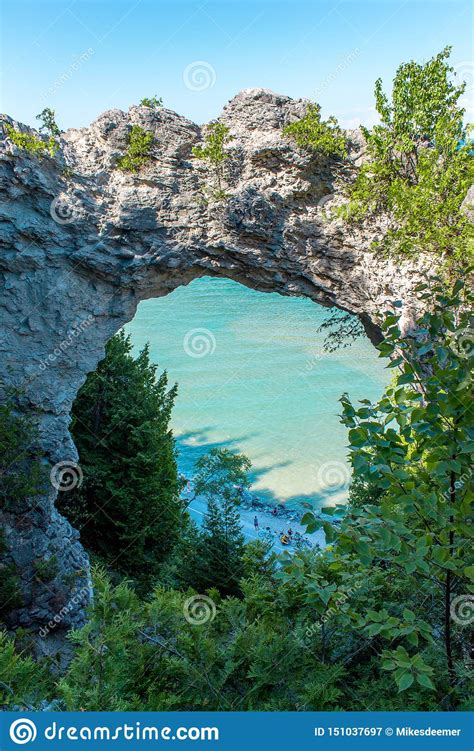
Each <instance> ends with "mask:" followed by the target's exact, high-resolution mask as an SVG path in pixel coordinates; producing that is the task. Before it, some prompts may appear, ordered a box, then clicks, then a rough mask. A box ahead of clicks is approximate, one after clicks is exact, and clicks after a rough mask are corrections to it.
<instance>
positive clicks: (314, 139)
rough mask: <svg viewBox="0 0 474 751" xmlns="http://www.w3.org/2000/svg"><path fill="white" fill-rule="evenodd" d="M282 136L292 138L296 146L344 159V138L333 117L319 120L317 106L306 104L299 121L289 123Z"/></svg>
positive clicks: (319, 112) (319, 110)
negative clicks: (303, 114)
mask: <svg viewBox="0 0 474 751" xmlns="http://www.w3.org/2000/svg"><path fill="white" fill-rule="evenodd" d="M283 134H284V135H285V136H288V137H290V138H292V139H293V140H294V141H295V142H296V144H297V145H298V146H300V147H301V148H305V149H311V150H312V151H316V152H318V153H320V154H324V155H325V156H330V157H344V156H346V154H347V145H346V138H345V135H344V133H343V131H342V130H341V128H340V127H339V125H338V124H337V120H336V118H335V117H329V118H328V119H327V120H322V119H321V107H320V106H319V104H316V103H314V104H308V107H307V109H306V114H305V116H304V117H302V118H301V120H297V121H296V122H294V123H290V124H289V125H287V126H286V127H285V128H284V129H283Z"/></svg>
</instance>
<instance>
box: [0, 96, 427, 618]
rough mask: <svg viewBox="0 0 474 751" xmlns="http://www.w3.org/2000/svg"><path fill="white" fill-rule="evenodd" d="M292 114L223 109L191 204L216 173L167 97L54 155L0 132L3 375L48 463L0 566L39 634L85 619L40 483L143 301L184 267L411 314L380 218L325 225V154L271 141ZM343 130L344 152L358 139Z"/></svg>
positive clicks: (260, 108)
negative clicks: (15, 577)
mask: <svg viewBox="0 0 474 751" xmlns="http://www.w3.org/2000/svg"><path fill="white" fill-rule="evenodd" d="M304 111H305V102H303V101H294V100H292V99H290V98H288V97H285V96H279V95H276V94H274V93H272V92H270V91H267V90H263V89H251V90H246V91H243V92H241V93H240V94H239V95H238V96H236V97H235V98H234V99H233V100H232V101H231V102H230V103H229V104H228V105H227V106H226V107H225V109H224V111H223V113H222V116H221V118H220V119H221V121H223V122H224V123H226V125H227V126H228V127H229V128H230V133H231V135H232V136H233V140H232V141H231V142H230V143H229V146H228V151H229V154H230V158H229V159H227V160H226V162H225V190H226V193H227V194H228V195H227V197H226V198H225V199H221V200H214V199H213V198H212V197H211V198H210V199H209V198H206V195H208V194H209V188H211V189H212V188H213V187H215V175H214V174H213V170H212V168H211V167H209V166H208V165H207V164H206V163H205V162H203V161H199V160H197V159H194V158H193V156H192V148H193V146H196V145H198V144H200V143H201V142H202V137H203V136H202V132H201V130H200V128H199V127H198V126H197V125H195V124H193V123H192V122H190V121H189V120H186V119H185V118H183V117H180V116H179V115H177V114H176V113H174V112H171V111H170V110H167V109H159V110H152V109H150V108H146V107H132V108H131V109H130V110H129V112H128V113H125V112H121V111H120V110H111V111H109V112H105V113H104V114H103V115H101V116H100V117H99V118H98V119H97V120H96V121H95V122H94V123H93V124H92V125H91V126H90V127H88V128H83V129H80V130H74V129H72V130H69V131H67V132H66V133H65V134H63V135H62V138H61V150H60V152H59V153H58V154H57V155H56V156H55V157H54V158H50V157H42V158H38V157H32V156H30V155H29V154H27V153H26V152H25V151H21V150H19V149H18V148H17V147H15V146H13V145H12V144H10V143H9V142H8V139H4V140H3V144H2V149H1V153H0V174H1V190H2V207H1V234H0V238H1V251H0V274H1V279H2V285H3V293H2V297H1V300H0V306H1V336H0V350H1V362H0V368H1V377H2V382H3V384H4V385H13V386H16V387H19V388H20V389H21V394H22V397H21V399H22V409H24V411H25V412H27V413H28V414H30V415H31V416H32V417H33V419H34V420H35V422H36V423H37V425H38V428H39V431H40V439H41V444H42V448H43V449H44V451H45V452H46V457H47V462H48V470H50V469H51V470H52V475H51V476H52V484H51V488H50V492H49V493H48V494H47V495H45V496H44V497H41V499H40V500H39V501H38V499H35V501H32V502H31V504H30V506H29V507H28V508H27V509H26V510H25V509H23V510H22V511H18V513H11V512H9V513H5V512H4V513H3V514H0V524H1V526H2V527H3V528H4V530H5V537H6V542H7V550H6V552H5V553H4V555H3V563H4V564H7V565H11V564H12V563H13V564H15V565H16V566H17V567H18V571H19V574H20V576H21V590H22V594H23V603H22V605H20V606H19V607H17V608H16V609H15V610H14V611H13V613H12V615H11V619H10V624H11V625H17V624H21V625H24V626H28V627H32V628H36V629H41V628H43V629H44V628H45V624H47V623H48V622H49V621H50V620H51V619H53V618H54V617H55V616H56V617H57V616H58V613H59V612H61V616H60V623H59V625H58V624H55V626H54V627H53V628H56V627H57V628H67V627H69V626H70V625H74V624H78V623H80V622H81V621H82V620H83V617H84V605H85V604H86V602H87V601H88V598H89V597H90V583H89V566H88V560H87V556H86V555H85V554H84V551H83V549H82V547H81V545H80V542H79V540H78V535H77V533H76V532H75V531H74V530H72V529H71V527H70V525H69V524H68V523H67V522H66V521H65V520H64V519H63V518H62V517H61V516H60V515H59V514H58V513H57V511H56V510H55V508H54V499H55V497H56V492H57V487H55V486H57V484H58V483H57V482H55V479H54V478H55V476H57V474H58V472H59V473H60V471H61V466H62V465H60V467H59V468H58V467H57V465H58V463H61V462H66V463H67V464H66V465H65V466H66V468H67V467H69V469H70V472H71V473H72V475H73V478H72V480H73V481H74V482H75V481H79V480H80V477H79V476H78V473H79V469H78V468H77V467H76V466H75V464H74V463H75V462H77V461H78V457H77V453H76V450H75V447H74V445H73V443H72V440H71V437H70V435H69V432H68V425H69V419H70V417H69V415H70V409H71V405H72V402H73V400H74V398H75V395H76V393H77V391H78V389H79V388H80V386H81V385H82V384H83V383H84V380H85V378H86V375H87V373H88V372H90V371H92V370H94V369H95V367H96V365H97V363H98V361H99V360H100V359H101V358H102V357H103V355H104V347H105V344H106V342H107V340H108V339H109V338H110V337H111V336H112V335H113V334H114V333H115V332H116V331H117V330H118V329H119V328H120V327H121V326H123V325H124V324H125V323H126V322H127V321H130V320H131V318H132V317H133V315H134V313H135V310H136V307H137V305H138V303H139V302H140V301H141V300H143V299H145V298H149V297H158V296H161V295H166V294H168V293H169V292H171V291H172V290H173V289H175V288H176V287H178V286H180V285H183V284H188V283H189V282H190V281H191V280H193V279H195V278H197V277H200V276H204V275H206V276H225V277H229V278H231V279H234V280H236V281H238V282H241V283H242V284H245V285H247V286H249V287H253V288H254V289H257V290H262V291H272V292H280V293H281V294H284V295H304V296H306V297H309V298H311V299H312V300H314V301H315V302H318V303H321V304H323V305H326V306H337V307H339V308H341V309H343V310H346V311H349V312H352V313H355V314H357V315H358V316H359V317H360V318H361V320H362V322H363V323H364V325H365V327H366V331H367V332H368V334H369V336H371V338H372V339H373V340H375V339H376V338H377V314H378V313H379V312H380V311H381V310H384V309H386V308H387V307H391V305H392V303H393V301H394V300H396V299H402V300H403V302H404V311H405V313H406V321H407V323H409V321H410V319H411V317H412V304H413V303H412V301H411V294H410V290H411V289H412V288H413V286H414V283H415V282H416V281H417V280H418V279H419V276H420V273H419V271H418V270H417V269H416V268H415V267H414V266H413V265H410V266H409V265H407V266H406V267H403V268H401V267H400V266H399V265H396V264H394V263H392V262H389V261H387V260H382V259H380V258H377V257H375V256H374V254H373V253H372V252H371V251H370V250H369V248H370V244H371V242H372V241H373V240H374V238H375V237H376V236H377V235H380V234H382V233H383V230H384V227H383V225H382V226H380V227H374V226H371V227H366V228H364V229H363V230H358V231H356V230H354V229H352V228H349V227H348V226H347V225H345V224H344V223H342V222H341V221H340V220H333V219H331V217H330V216H329V214H328V211H327V206H328V200H329V199H331V200H334V201H335V202H337V201H339V200H341V198H340V189H339V188H338V186H337V169H336V164H335V163H333V162H331V161H330V160H328V159H326V158H324V159H322V158H321V157H318V156H317V155H314V154H309V153H306V152H304V151H301V150H299V149H298V148H296V147H295V145H294V144H293V142H292V141H290V140H288V139H287V138H284V137H283V135H282V128H283V127H284V126H285V125H286V124H287V123H289V122H291V121H293V120H295V119H297V118H298V117H300V116H301V115H302V114H304ZM10 122H13V121H11V120H10ZM133 124H138V125H140V126H141V127H143V128H145V129H146V130H149V131H152V132H153V134H154V136H155V145H154V148H153V158H152V160H151V161H150V162H149V164H148V165H147V166H145V167H144V168H143V169H142V170H141V171H140V172H139V173H138V174H136V175H134V174H130V173H123V172H120V171H119V170H117V169H116V168H115V163H116V161H117V158H118V157H119V156H120V155H122V154H123V152H124V150H125V149H126V146H127V136H128V133H129V131H130V128H131V126H132V125H133ZM14 125H15V127H16V128H18V129H20V130H29V129H27V128H25V126H23V125H20V124H18V123H14ZM349 135H350V138H351V140H352V151H351V154H350V159H352V160H353V161H354V162H355V163H357V162H358V160H360V159H362V158H363V150H362V149H363V147H362V141H361V138H360V135H359V134H358V133H357V132H354V133H351V134H349ZM206 191H207V193H206ZM74 473H76V476H74ZM0 511H1V510H0ZM44 556H46V558H49V557H52V556H54V557H55V561H56V563H57V571H56V572H53V573H54V575H53V576H52V577H51V578H50V579H49V580H48V581H47V582H44V581H39V580H38V576H37V575H36V574H35V561H37V560H38V559H41V558H42V557H44ZM0 574H1V572H0ZM64 611H65V612H64Z"/></svg>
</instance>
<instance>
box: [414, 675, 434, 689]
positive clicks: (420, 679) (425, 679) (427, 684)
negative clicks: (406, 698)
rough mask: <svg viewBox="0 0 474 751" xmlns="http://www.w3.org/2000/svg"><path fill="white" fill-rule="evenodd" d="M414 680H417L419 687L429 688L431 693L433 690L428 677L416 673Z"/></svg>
mask: <svg viewBox="0 0 474 751" xmlns="http://www.w3.org/2000/svg"><path fill="white" fill-rule="evenodd" d="M416 680H417V683H419V684H420V686H424V687H425V688H430V689H431V690H432V691H434V690H435V686H434V684H433V682H432V680H431V678H430V677H429V676H428V675H426V673H417V674H416Z"/></svg>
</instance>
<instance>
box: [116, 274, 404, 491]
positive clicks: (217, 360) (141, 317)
mask: <svg viewBox="0 0 474 751" xmlns="http://www.w3.org/2000/svg"><path fill="white" fill-rule="evenodd" d="M328 315H329V312H328V311H327V309H325V308H322V307H320V306H318V305H316V304H314V303H313V302H311V301H310V300H307V299H304V298H287V297H281V296H280V295H278V294H268V293H260V292H254V291H252V290H249V289H247V288H246V287H243V286H241V285H239V284H237V283H235V282H232V281H230V280H226V279H210V278H204V279H199V280H196V281H194V282H193V283H191V284H190V285H189V286H188V287H180V288H179V289H177V290H175V291H174V292H173V293H171V294H170V295H168V296H167V297H162V298H159V299H154V300H147V301H145V302H143V303H141V304H140V306H139V308H138V311H137V314H136V316H135V318H134V319H133V321H132V322H131V323H130V324H128V325H127V327H126V330H127V332H129V333H131V335H132V340H133V343H134V346H135V348H136V349H139V348H141V347H142V346H143V345H144V344H145V342H147V341H148V342H150V349H151V356H152V359H153V361H154V362H156V363H158V364H159V366H160V369H166V370H167V371H168V374H169V378H170V382H175V381H176V382H177V383H178V386H179V392H178V398H177V400H176V404H175V409H174V414H173V431H174V434H175V437H176V441H177V446H178V450H179V465H180V469H181V470H182V471H183V473H184V474H186V475H187V476H191V475H192V474H193V465H194V462H195V461H196V459H197V458H198V457H199V456H200V455H201V454H202V453H204V452H206V451H208V450H209V448H210V447H212V446H220V447H228V448H230V449H232V450H234V451H240V452H243V453H245V454H247V456H248V457H249V458H250V459H251V461H252V464H253V468H254V470H253V475H252V481H253V489H254V491H255V492H256V493H257V494H258V495H259V496H261V497H262V498H264V499H267V500H280V501H284V502H298V501H301V500H311V501H315V502H316V505H317V504H318V503H319V502H321V501H323V502H324V503H325V504H331V503H334V502H341V501H344V500H345V499H346V497H347V485H348V479H349V467H348V464H347V462H346V456H347V448H346V445H347V433H346V429H345V428H344V426H343V425H341V424H340V423H339V418H338V412H339V409H340V405H339V403H338V399H339V397H340V396H341V394H342V393H343V392H344V391H347V392H348V393H349V394H350V396H351V398H352V399H353V400H357V399H362V398H369V399H375V398H378V397H379V396H380V395H381V393H382V390H383V387H384V386H385V384H386V383H387V382H388V380H389V371H386V370H384V364H385V361H383V360H380V359H379V358H378V353H377V352H376V350H375V349H374V348H373V347H372V345H371V344H370V342H369V341H368V339H366V338H363V339H360V340H359V341H357V342H356V343H354V344H353V345H352V346H351V347H350V348H348V349H343V350H340V351H338V352H336V353H331V354H326V353H324V352H323V350H322V344H323V339H324V334H323V333H318V331H317V329H318V326H319V324H320V323H321V322H322V321H323V320H324V318H325V317H327V316H328Z"/></svg>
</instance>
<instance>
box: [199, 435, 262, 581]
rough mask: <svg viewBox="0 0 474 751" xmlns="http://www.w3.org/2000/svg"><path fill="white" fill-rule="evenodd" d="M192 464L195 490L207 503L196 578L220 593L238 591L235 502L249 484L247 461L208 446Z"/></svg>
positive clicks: (239, 566) (238, 534) (238, 526)
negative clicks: (201, 455)
mask: <svg viewBox="0 0 474 751" xmlns="http://www.w3.org/2000/svg"><path fill="white" fill-rule="evenodd" d="M196 466H197V470H198V474H197V477H196V482H195V490H196V494H197V495H204V496H205V498H206V499H207V504H208V505H207V513H206V515H205V518H204V525H203V529H204V532H203V535H202V542H201V550H200V554H199V557H198V561H197V572H196V574H197V579H198V582H199V585H200V588H201V589H208V588H209V587H217V589H219V590H220V592H222V593H223V594H238V593H239V591H240V589H239V580H240V579H241V577H242V575H243V563H242V555H243V552H244V537H243V535H242V527H241V524H240V517H239V511H238V503H239V501H240V497H241V493H242V490H243V489H244V488H247V487H248V486H249V479H248V476H247V472H248V470H249V469H250V461H249V460H248V458H247V457H246V456H243V455H241V454H233V453H232V452H230V451H229V450H228V449H212V450H211V451H210V453H209V454H206V455H205V456H203V457H201V458H200V459H199V461H198V462H197V465H196ZM195 586H196V585H195Z"/></svg>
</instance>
